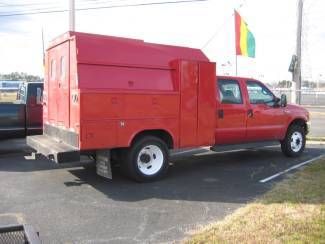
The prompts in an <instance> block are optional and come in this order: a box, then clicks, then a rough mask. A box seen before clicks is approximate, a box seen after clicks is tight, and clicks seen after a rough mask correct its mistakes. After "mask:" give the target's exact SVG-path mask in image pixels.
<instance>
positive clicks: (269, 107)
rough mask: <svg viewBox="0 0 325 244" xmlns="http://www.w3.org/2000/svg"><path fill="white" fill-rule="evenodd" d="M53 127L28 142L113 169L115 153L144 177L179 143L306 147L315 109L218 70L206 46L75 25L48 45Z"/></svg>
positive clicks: (104, 170) (154, 174)
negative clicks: (156, 40)
mask: <svg viewBox="0 0 325 244" xmlns="http://www.w3.org/2000/svg"><path fill="white" fill-rule="evenodd" d="M45 67H46V68H45V72H46V73H45V81H44V93H43V104H44V105H43V106H44V112H43V114H44V133H43V135H40V136H31V137H28V138H27V143H28V145H30V146H31V147H33V148H34V149H35V150H36V151H37V152H38V153H41V154H43V155H45V156H47V157H49V158H51V159H52V160H54V161H55V162H57V163H65V162H72V161H78V160H80V156H81V155H89V156H90V157H92V158H94V161H95V162H96V166H97V173H98V174H99V175H102V176H104V177H111V171H110V162H111V159H113V160H116V161H117V162H119V163H120V164H121V168H122V169H123V171H124V172H125V173H126V174H127V175H128V176H129V177H131V178H132V179H134V180H136V181H151V180H155V179H158V178H160V177H162V176H163V175H164V174H165V173H166V172H167V170H168V165H169V163H168V155H169V149H178V148H187V147H199V146H211V149H212V150H225V149H229V148H232V149H233V148H252V147H257V146H264V145H271V144H274V143H277V144H279V143H281V147H282V150H283V152H284V153H285V155H287V156H298V155H300V154H301V153H302V152H303V150H304V147H305V135H306V134H307V132H308V126H307V124H308V123H307V122H308V120H309V115H308V112H307V111H306V110H305V109H303V108H301V107H298V106H294V105H287V104H286V99H285V96H282V97H281V99H279V98H277V97H276V96H274V95H273V94H272V92H271V91H270V90H269V89H268V88H267V87H266V86H265V85H263V84H262V83H261V82H259V81H256V80H253V79H245V78H238V77H216V65H215V63H212V62H210V61H209V59H208V58H207V57H206V56H205V55H204V54H203V52H202V51H200V50H198V49H192V48H185V47H176V46H168V45H160V44H153V43H146V42H144V41H141V40H134V39H126V38H118V37H110V36H102V35H94V34H86V33H77V32H68V33H66V34H64V35H62V36H60V37H58V38H56V39H55V40H54V41H52V42H51V44H50V47H49V48H48V49H47V55H46V65H45Z"/></svg>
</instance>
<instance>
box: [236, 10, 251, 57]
mask: <svg viewBox="0 0 325 244" xmlns="http://www.w3.org/2000/svg"><path fill="white" fill-rule="evenodd" d="M235 31H236V55H242V56H246V57H250V58H255V38H254V36H253V34H252V32H250V31H249V29H248V27H247V24H246V22H245V21H244V20H243V18H242V17H241V16H240V15H239V13H238V12H237V11H236V10H235Z"/></svg>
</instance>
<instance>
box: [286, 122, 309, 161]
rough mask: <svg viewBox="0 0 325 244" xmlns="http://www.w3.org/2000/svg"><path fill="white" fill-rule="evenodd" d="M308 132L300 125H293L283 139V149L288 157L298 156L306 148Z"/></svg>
mask: <svg viewBox="0 0 325 244" xmlns="http://www.w3.org/2000/svg"><path fill="white" fill-rule="evenodd" d="M305 145H306V133H305V129H304V128H303V127H302V126H300V125H291V126H290V127H289V129H288V131H287V134H286V137H285V138H284V140H283V141H281V149H282V152H283V153H284V155H286V156H287V157H298V156H300V155H301V154H302V153H303V151H304V150H305Z"/></svg>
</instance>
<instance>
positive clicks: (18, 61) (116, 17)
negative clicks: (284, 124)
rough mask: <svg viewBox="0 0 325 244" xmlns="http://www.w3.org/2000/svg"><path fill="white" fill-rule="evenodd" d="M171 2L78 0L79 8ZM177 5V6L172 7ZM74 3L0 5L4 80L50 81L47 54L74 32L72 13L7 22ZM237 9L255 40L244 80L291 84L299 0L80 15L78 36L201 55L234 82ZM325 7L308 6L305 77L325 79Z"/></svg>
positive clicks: (243, 0)
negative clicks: (26, 76) (12, 76)
mask: <svg viewBox="0 0 325 244" xmlns="http://www.w3.org/2000/svg"><path fill="white" fill-rule="evenodd" d="M162 1H166V0H76V8H86V7H94V6H96V7H97V6H112V5H114V6H116V5H124V4H135V3H148V2H162ZM170 1H177V0H170ZM68 6H69V1H68V0H56V1H55V0H31V1H23V0H1V1H0V73H9V72H14V71H18V72H27V73H30V74H34V75H40V76H43V65H42V29H43V33H44V43H45V46H47V45H48V43H49V41H50V40H51V39H53V38H54V37H56V36H58V35H60V34H62V33H64V32H66V31H68V29H69V18H68V13H67V12H65V13H52V14H39V15H20V16H10V17H9V16H1V15H5V14H13V13H22V12H24V11H25V12H26V11H27V12H33V11H34V12H35V11H38V10H39V9H44V8H46V9H47V10H53V9H68ZM234 9H237V10H238V12H239V13H240V14H241V16H242V17H243V19H244V20H245V21H246V22H247V24H248V28H249V29H250V31H251V32H252V33H253V35H254V36H255V40H256V58H255V59H252V58H246V57H241V56H238V59H237V70H238V75H240V76H248V77H254V78H257V79H260V80H262V81H265V82H268V83H270V82H278V81H279V80H284V79H286V80H291V73H289V72H288V67H289V64H290V60H291V56H292V55H293V54H294V53H295V41H296V23H297V0H285V1H284V0H273V1H266V0H227V1H225V0H223V1H222V0H207V1H202V2H193V3H179V4H165V5H154V6H142V7H127V8H126V7H123V8H109V9H100V10H88V11H77V12H76V31H80V32H89V33H98V34H105V35H111V36H121V37H129V38H136V39H143V40H144V41H147V42H154V43H164V44H171V45H179V46H187V47H194V48H200V49H202V50H203V52H204V53H205V54H206V55H207V56H208V57H209V59H210V60H211V61H214V62H217V73H218V74H229V75H235V70H236V56H235V30H234V17H233V12H234ZM324 9H325V1H323V0H305V1H304V18H303V21H304V24H303V50H302V51H303V77H304V78H305V79H318V78H320V77H323V78H324V77H325V62H323V61H322V59H323V56H324V54H325V49H324V47H325V27H324V24H323V23H325V11H324Z"/></svg>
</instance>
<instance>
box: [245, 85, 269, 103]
mask: <svg viewBox="0 0 325 244" xmlns="http://www.w3.org/2000/svg"><path fill="white" fill-rule="evenodd" d="M247 91H248V96H249V102H250V103H251V104H269V105H272V103H274V95H273V93H272V92H271V91H270V90H269V89H268V88H267V87H266V86H264V85H262V84H261V83H258V82H255V81H247Z"/></svg>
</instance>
